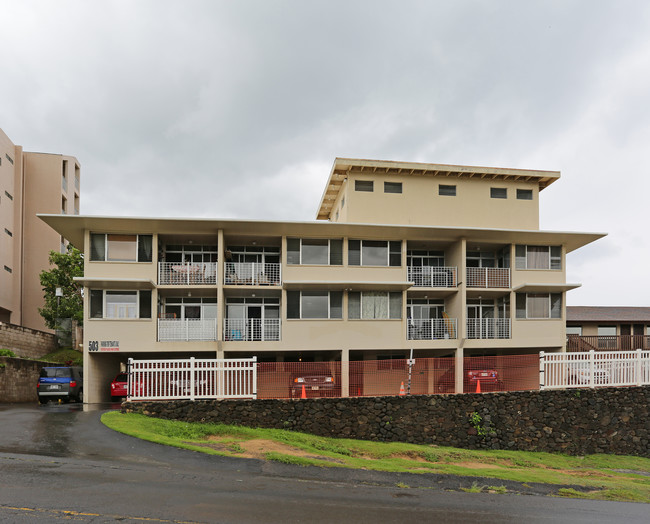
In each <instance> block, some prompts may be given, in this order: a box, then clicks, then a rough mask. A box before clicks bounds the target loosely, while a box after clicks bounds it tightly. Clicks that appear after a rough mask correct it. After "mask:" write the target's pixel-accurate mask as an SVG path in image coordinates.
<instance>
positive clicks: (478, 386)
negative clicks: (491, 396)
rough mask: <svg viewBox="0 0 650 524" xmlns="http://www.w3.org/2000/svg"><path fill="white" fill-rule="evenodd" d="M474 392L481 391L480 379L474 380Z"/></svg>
mask: <svg viewBox="0 0 650 524" xmlns="http://www.w3.org/2000/svg"><path fill="white" fill-rule="evenodd" d="M476 392H477V393H480V392H481V381H480V380H477V381H476Z"/></svg>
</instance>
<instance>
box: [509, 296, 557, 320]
mask: <svg viewBox="0 0 650 524" xmlns="http://www.w3.org/2000/svg"><path fill="white" fill-rule="evenodd" d="M561 317H562V293H517V318H532V319H540V318H561Z"/></svg>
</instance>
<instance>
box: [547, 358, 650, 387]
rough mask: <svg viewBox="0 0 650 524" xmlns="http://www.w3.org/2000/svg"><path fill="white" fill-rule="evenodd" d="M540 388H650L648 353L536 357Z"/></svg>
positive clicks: (649, 359)
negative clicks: (648, 386)
mask: <svg viewBox="0 0 650 524" xmlns="http://www.w3.org/2000/svg"><path fill="white" fill-rule="evenodd" d="M539 384H540V389H559V388H585V387H591V388H594V387H599V386H600V387H602V386H610V387H615V386H644V385H650V351H644V350H641V349H637V350H636V351H594V350H591V351H586V352H572V353H545V352H543V351H541V352H540V354H539Z"/></svg>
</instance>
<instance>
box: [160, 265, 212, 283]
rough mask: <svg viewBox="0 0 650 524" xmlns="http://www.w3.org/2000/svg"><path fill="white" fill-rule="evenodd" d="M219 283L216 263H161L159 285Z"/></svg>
mask: <svg viewBox="0 0 650 524" xmlns="http://www.w3.org/2000/svg"><path fill="white" fill-rule="evenodd" d="M216 283H217V263H216V262H159V263H158V284H159V285H176V286H192V285H194V286H196V285H203V284H216Z"/></svg>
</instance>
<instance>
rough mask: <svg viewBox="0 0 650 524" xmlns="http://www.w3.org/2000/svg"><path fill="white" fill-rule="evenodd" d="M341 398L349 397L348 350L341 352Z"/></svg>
mask: <svg viewBox="0 0 650 524" xmlns="http://www.w3.org/2000/svg"><path fill="white" fill-rule="evenodd" d="M341 396H342V397H349V396H350V350H349V349H342V350H341Z"/></svg>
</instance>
